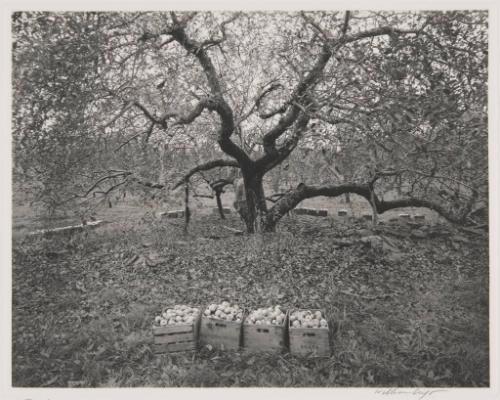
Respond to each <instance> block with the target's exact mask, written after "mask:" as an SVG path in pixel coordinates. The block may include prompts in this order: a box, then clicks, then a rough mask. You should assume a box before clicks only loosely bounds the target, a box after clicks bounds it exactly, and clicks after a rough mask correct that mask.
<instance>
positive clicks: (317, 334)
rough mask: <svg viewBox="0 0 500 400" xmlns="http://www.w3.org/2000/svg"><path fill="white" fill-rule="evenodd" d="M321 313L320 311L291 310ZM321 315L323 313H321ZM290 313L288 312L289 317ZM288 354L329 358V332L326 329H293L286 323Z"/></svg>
mask: <svg viewBox="0 0 500 400" xmlns="http://www.w3.org/2000/svg"><path fill="white" fill-rule="evenodd" d="M293 311H321V310H293ZM321 313H322V314H323V315H325V314H324V312H323V311H321ZM291 314H292V312H290V315H291ZM288 336H289V342H290V353H292V354H294V355H299V356H306V355H307V356H311V357H330V330H329V329H328V327H327V328H293V327H292V326H290V322H289V323H288Z"/></svg>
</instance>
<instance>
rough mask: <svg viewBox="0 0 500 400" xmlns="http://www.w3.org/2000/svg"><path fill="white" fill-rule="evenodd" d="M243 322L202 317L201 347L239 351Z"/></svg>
mask: <svg viewBox="0 0 500 400" xmlns="http://www.w3.org/2000/svg"><path fill="white" fill-rule="evenodd" d="M241 326H242V322H236V321H225V320H222V319H216V318H208V317H205V316H202V317H201V326H200V345H202V346H205V345H207V344H208V345H210V346H213V347H214V348H217V349H221V350H237V349H238V348H239V347H240V345H241Z"/></svg>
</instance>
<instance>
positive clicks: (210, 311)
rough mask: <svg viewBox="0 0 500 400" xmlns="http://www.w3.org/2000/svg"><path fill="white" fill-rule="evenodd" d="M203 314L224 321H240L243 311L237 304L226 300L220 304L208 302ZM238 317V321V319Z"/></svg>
mask: <svg viewBox="0 0 500 400" xmlns="http://www.w3.org/2000/svg"><path fill="white" fill-rule="evenodd" d="M203 314H204V315H205V316H206V317H208V318H217V319H222V320H225V321H236V322H241V320H242V319H243V311H242V310H241V309H240V307H239V306H238V305H236V304H235V305H231V304H230V303H229V302H228V301H223V302H221V303H220V304H210V305H209V306H208V307H207V309H206V310H205V311H204V312H203ZM238 319H239V321H238Z"/></svg>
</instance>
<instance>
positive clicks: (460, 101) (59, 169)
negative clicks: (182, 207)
mask: <svg viewBox="0 0 500 400" xmlns="http://www.w3.org/2000/svg"><path fill="white" fill-rule="evenodd" d="M487 34H488V27H487V12H483V11H466V12H465V11H446V12H388V11H384V12H376V11H350V12H349V11H347V12H330V11H318V12H316V11H315V12H205V11H204V12H175V13H174V12H137V13H118V12H92V13H91V12H88V13H76V12H75V13H73V12H72V13H47V12H29V13H28V12H19V13H15V14H13V38H14V41H13V65H14V70H13V88H14V105H13V121H14V133H13V135H14V154H15V168H16V172H17V173H18V174H20V175H21V176H22V177H23V178H22V180H23V181H24V182H29V183H30V184H32V185H33V189H34V190H35V192H36V193H37V195H38V197H37V198H38V199H43V200H44V201H47V199H49V200H50V203H51V204H53V205H58V204H62V203H64V202H67V201H69V200H71V201H74V200H81V199H85V198H87V197H89V196H90V194H92V193H97V194H99V195H101V196H103V198H105V197H106V196H107V195H108V194H109V193H111V192H112V191H114V190H118V189H125V188H131V187H137V186H146V187H149V188H167V189H175V188H176V187H179V186H181V185H183V184H185V183H187V182H189V180H190V179H191V177H192V176H194V175H195V174H196V173H198V172H202V171H209V170H210V171H211V170H213V169H216V168H218V169H223V168H230V169H235V170H239V171H240V173H241V175H242V177H243V180H244V183H245V190H246V200H247V203H248V215H249V219H248V221H246V222H247V229H248V230H249V231H254V230H255V229H264V230H272V229H273V228H274V226H275V224H276V223H277V222H278V221H279V219H280V218H281V216H282V215H283V214H284V213H286V212H288V211H289V210H290V209H291V208H293V207H295V206H296V205H297V204H298V203H299V202H300V201H302V200H304V199H306V198H310V197H314V196H320V195H323V196H339V195H342V194H345V193H355V194H358V195H361V196H363V197H365V198H366V199H367V201H369V202H370V203H371V204H372V206H373V209H374V212H375V213H381V212H384V211H386V210H388V209H391V208H396V207H405V206H423V207H429V208H431V209H433V210H435V211H437V212H439V213H440V214H442V215H443V216H445V217H446V218H448V219H450V220H452V221H456V222H460V221H462V222H463V221H465V220H466V218H467V217H468V215H469V214H470V212H471V211H472V210H473V209H474V207H475V206H476V204H477V202H478V201H479V200H481V199H482V200H484V199H486V197H487V182H488V180H487V143H488V140H487V112H488V110H487V65H488V53H487V47H488V41H487ZM180 148H182V149H183V150H182V152H183V153H182V154H184V155H186V154H188V156H185V157H178V158H176V157H175V156H174V154H176V151H178V149H180ZM176 149H177V150H176ZM308 151H312V152H314V154H322V156H321V158H320V159H317V158H313V160H314V162H320V163H323V162H324V164H325V165H330V166H331V167H332V168H333V170H335V171H337V173H332V172H331V171H332V169H330V170H322V172H321V174H320V176H317V175H316V176H310V177H309V178H308V179H307V181H305V182H302V181H297V182H295V183H294V185H293V187H290V188H289V190H288V191H287V192H286V193H284V194H283V195H282V196H281V197H280V198H279V199H278V200H277V201H276V202H275V203H274V204H273V205H272V206H271V207H270V208H269V207H268V204H267V202H266V195H265V186H264V184H263V182H264V180H265V177H266V176H269V175H270V174H272V173H273V170H274V169H275V168H276V167H277V166H280V164H282V163H283V162H285V161H286V162H290V163H291V162H293V160H295V161H296V162H299V163H300V161H301V160H302V161H304V160H306V159H308V158H307V157H305V156H304V157H302V156H299V157H293V156H291V155H292V154H293V153H294V152H295V153H297V154H301V155H303V154H306V153H307V152H308ZM165 152H167V153H168V154H170V155H172V156H171V157H170V159H169V162H166V161H165V159H164V157H160V159H159V156H158V154H160V155H161V154H163V155H164V154H165ZM186 152H187V153H186ZM309 159H311V158H310V157H309ZM188 160H189V161H190V162H194V164H193V165H186V164H187V163H186V161H188ZM328 171H330V172H328ZM226 175H227V174H226ZM313 178H314V179H313ZM395 180H399V181H398V182H399V189H400V192H399V196H398V197H397V198H395V199H384V195H385V194H386V193H387V192H388V191H389V190H390V189H391V188H392V187H394V182H395ZM228 182H230V181H228Z"/></svg>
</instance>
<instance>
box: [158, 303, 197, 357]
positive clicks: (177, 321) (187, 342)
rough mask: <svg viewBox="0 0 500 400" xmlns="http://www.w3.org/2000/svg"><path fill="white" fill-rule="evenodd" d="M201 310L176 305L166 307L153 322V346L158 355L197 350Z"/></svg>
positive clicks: (194, 307)
mask: <svg viewBox="0 0 500 400" xmlns="http://www.w3.org/2000/svg"><path fill="white" fill-rule="evenodd" d="M200 317H201V308H200V307H197V306H187V305H174V306H171V307H166V308H165V309H164V310H163V311H162V312H161V313H160V314H159V315H157V316H155V319H154V322H153V346H154V350H155V352H156V353H165V352H168V353H172V352H177V351H188V350H196V347H197V343H198V332H199V327H200Z"/></svg>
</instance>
